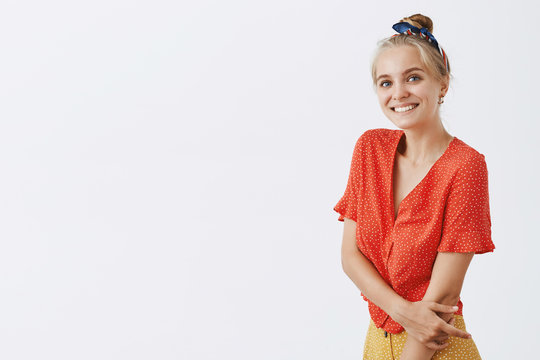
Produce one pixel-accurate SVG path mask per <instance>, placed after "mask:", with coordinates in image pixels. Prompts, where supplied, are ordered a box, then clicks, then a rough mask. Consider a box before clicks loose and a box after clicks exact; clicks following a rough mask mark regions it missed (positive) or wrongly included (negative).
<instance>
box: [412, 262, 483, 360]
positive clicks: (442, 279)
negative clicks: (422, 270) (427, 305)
mask: <svg viewBox="0 0 540 360" xmlns="http://www.w3.org/2000/svg"><path fill="white" fill-rule="evenodd" d="M472 257H473V254H472V253H469V254H448V253H446V254H439V255H438V256H437V260H436V262H435V265H434V268H433V273H432V277H431V280H430V283H429V286H428V289H427V291H426V293H425V294H424V297H423V298H422V300H423V301H434V302H437V303H439V304H443V305H450V306H454V305H457V303H458V302H459V297H460V293H461V288H462V286H463V280H464V276H465V272H466V270H467V267H468V265H469V263H470V261H471V260H472ZM437 315H439V316H440V317H441V318H442V319H443V320H444V321H446V322H449V321H450V319H452V318H453V317H454V314H448V313H437ZM435 352H436V351H435V350H432V349H430V348H428V347H426V346H425V345H424V344H422V343H420V342H419V341H418V340H417V339H415V338H413V337H411V336H408V337H407V341H406V343H405V346H404V348H403V352H402V355H401V360H408V359H414V360H416V359H418V360H423V359H426V360H427V359H431V358H432V357H433V354H434V353H435Z"/></svg>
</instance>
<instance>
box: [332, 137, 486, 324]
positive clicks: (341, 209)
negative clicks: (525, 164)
mask: <svg viewBox="0 0 540 360" xmlns="http://www.w3.org/2000/svg"><path fill="white" fill-rule="evenodd" d="M403 134H404V131H403V130H392V129H382V128H380V129H370V130H367V131H365V132H364V133H363V134H362V135H361V136H360V138H359V139H358V140H357V142H356V145H355V147H354V152H353V157H352V161H351V169H350V173H349V178H348V182H347V186H346V189H345V193H344V195H343V196H342V197H341V199H340V200H339V202H338V203H337V204H336V205H335V207H334V210H335V211H336V212H338V213H339V214H340V216H339V218H338V220H339V221H344V218H345V217H346V218H348V219H351V220H354V221H356V244H357V246H358V249H359V250H360V251H361V252H362V254H364V256H365V257H366V258H368V259H369V260H370V261H371V262H372V263H373V265H374V266H375V267H376V268H377V270H378V271H379V273H380V274H381V276H382V277H383V278H384V279H385V281H386V282H387V283H388V284H389V285H390V286H391V287H392V288H393V289H394V291H396V293H397V294H399V295H400V296H402V297H403V298H405V299H406V300H408V301H420V300H422V298H423V296H424V294H425V292H426V290H427V288H428V285H429V280H430V278H431V271H432V268H433V264H434V262H435V258H436V256H437V252H439V251H440V252H474V253H476V254H482V253H486V252H490V251H493V250H494V249H495V245H494V244H493V242H492V240H491V218H490V213H489V194H488V171H487V165H486V161H485V157H484V155H482V154H481V153H479V152H478V151H476V150H475V149H473V148H472V147H470V146H469V145H467V144H466V143H465V142H463V141H462V140H460V139H458V138H457V137H455V136H454V139H453V140H452V141H451V142H450V145H449V146H448V147H447V149H446V150H445V152H444V153H443V154H442V155H441V156H440V157H439V159H437V161H436V162H435V163H434V164H433V165H432V167H431V168H430V169H429V171H428V173H427V174H426V176H425V177H424V178H423V179H422V180H421V181H420V183H418V185H417V186H416V187H415V188H413V190H411V192H410V193H409V194H408V195H407V196H406V197H405V198H404V199H403V200H402V201H401V203H400V205H399V208H398V212H397V217H396V218H395V219H394V200H393V183H392V180H393V168H394V159H395V155H396V151H397V146H398V143H399V141H400V139H401V137H402V136H403ZM362 297H363V298H364V300H366V301H367V302H368V308H369V313H370V316H371V318H372V319H373V321H374V322H375V325H376V326H377V327H379V328H383V329H384V330H386V331H388V332H390V333H394V334H395V333H399V332H401V331H403V330H404V329H403V327H402V326H401V325H400V324H398V323H397V322H395V321H394V320H393V319H392V318H391V317H390V316H389V315H388V314H386V313H385V312H384V311H383V310H382V309H381V308H379V307H378V306H377V305H375V304H374V303H373V302H371V301H370V300H369V299H368V298H366V297H365V295H364V294H362ZM458 307H459V309H458V311H457V312H456V314H458V315H462V314H463V313H462V309H463V303H462V302H461V300H459V302H458Z"/></svg>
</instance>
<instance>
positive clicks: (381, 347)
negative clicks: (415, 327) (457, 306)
mask: <svg viewBox="0 0 540 360" xmlns="http://www.w3.org/2000/svg"><path fill="white" fill-rule="evenodd" d="M454 317H455V320H456V321H455V324H454V326H455V327H456V328H458V329H460V330H465V331H466V330H467V329H466V328H465V321H464V320H463V316H461V315H455V314H454ZM405 340H407V332H406V331H402V332H400V333H399V334H391V333H388V332H385V331H384V330H383V329H379V328H377V327H376V326H375V323H374V322H373V320H370V323H369V328H368V331H367V336H366V342H365V345H364V358H363V359H364V360H387V359H388V360H394V359H395V360H398V359H399V358H400V356H401V352H402V350H403V346H404V345H405ZM447 342H448V344H449V345H448V346H447V347H446V348H444V349H442V350H437V351H436V352H435V354H434V355H433V357H432V359H433V360H443V359H444V360H450V359H459V360H481V359H482V358H481V357H480V353H479V352H478V349H477V348H476V344H475V343H474V341H473V339H462V338H459V337H455V336H450V337H449V338H448V340H447Z"/></svg>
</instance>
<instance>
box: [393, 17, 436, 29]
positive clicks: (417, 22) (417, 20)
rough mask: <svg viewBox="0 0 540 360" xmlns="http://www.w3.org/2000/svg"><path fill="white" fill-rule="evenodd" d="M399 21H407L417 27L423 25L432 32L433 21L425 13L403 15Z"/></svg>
mask: <svg viewBox="0 0 540 360" xmlns="http://www.w3.org/2000/svg"><path fill="white" fill-rule="evenodd" d="M399 22H407V23H409V24H411V25H413V26H416V27H417V28H423V27H425V28H426V29H427V30H428V31H429V32H430V33H433V21H431V19H430V18H429V17H427V16H425V15H422V14H414V15H411V16H407V17H404V18H403V19H401V20H400V21H399Z"/></svg>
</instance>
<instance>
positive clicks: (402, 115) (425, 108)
mask: <svg viewBox="0 0 540 360" xmlns="http://www.w3.org/2000/svg"><path fill="white" fill-rule="evenodd" d="M375 69H376V79H377V80H376V88H377V97H378V98H379V104H380V106H381V109H382V111H383V113H384V114H385V115H386V117H388V119H390V121H392V122H393V123H394V124H395V125H396V126H397V127H399V128H401V129H407V128H411V127H416V126H425V125H428V124H430V123H433V121H434V120H436V119H438V116H439V113H438V109H439V104H438V103H437V102H438V100H439V97H441V96H444V95H445V94H446V91H447V88H448V86H447V83H445V82H442V81H438V80H437V79H435V78H434V77H433V76H432V75H431V74H430V73H429V72H428V70H427V68H426V67H425V66H424V65H423V63H422V59H421V58H420V53H419V52H418V50H417V49H416V48H414V47H412V46H399V47H396V48H390V49H387V50H385V51H384V52H383V53H382V54H380V55H379V58H378V59H377V62H376V65H375Z"/></svg>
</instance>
